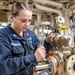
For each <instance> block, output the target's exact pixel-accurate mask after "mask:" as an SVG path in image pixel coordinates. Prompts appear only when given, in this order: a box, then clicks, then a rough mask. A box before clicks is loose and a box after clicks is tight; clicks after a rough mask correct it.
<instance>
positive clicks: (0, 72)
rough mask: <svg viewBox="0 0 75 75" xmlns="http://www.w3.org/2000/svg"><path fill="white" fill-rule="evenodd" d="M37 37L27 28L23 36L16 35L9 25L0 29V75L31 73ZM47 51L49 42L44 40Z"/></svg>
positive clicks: (25, 74)
mask: <svg viewBox="0 0 75 75" xmlns="http://www.w3.org/2000/svg"><path fill="white" fill-rule="evenodd" d="M39 43H40V41H39V39H38V38H37V36H36V35H35V33H34V32H32V31H31V30H29V29H26V31H25V32H24V35H23V37H22V36H20V35H18V34H17V33H16V32H15V31H14V30H13V29H12V28H11V26H10V25H8V26H7V27H5V28H2V29H0V75H33V69H32V66H33V63H34V64H35V63H36V58H35V56H34V52H35V50H36V48H37V45H38V44H39ZM44 46H45V47H46V49H47V51H48V50H49V49H50V45H49V43H47V42H46V41H45V43H44Z"/></svg>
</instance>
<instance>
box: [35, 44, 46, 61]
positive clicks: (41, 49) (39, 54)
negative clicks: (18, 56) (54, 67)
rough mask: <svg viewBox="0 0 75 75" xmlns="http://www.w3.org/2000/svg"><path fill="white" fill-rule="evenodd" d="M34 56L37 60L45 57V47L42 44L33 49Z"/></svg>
mask: <svg viewBox="0 0 75 75" xmlns="http://www.w3.org/2000/svg"><path fill="white" fill-rule="evenodd" d="M34 55H35V58H36V61H37V62H39V61H41V60H42V59H45V57H46V49H45V47H44V46H42V45H39V46H38V47H37V49H36V51H35V54H34Z"/></svg>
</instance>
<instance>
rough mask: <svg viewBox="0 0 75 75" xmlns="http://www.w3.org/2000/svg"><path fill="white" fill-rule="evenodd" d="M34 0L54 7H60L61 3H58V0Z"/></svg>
mask: <svg viewBox="0 0 75 75" xmlns="http://www.w3.org/2000/svg"><path fill="white" fill-rule="evenodd" d="M33 1H34V2H38V3H41V4H47V5H51V6H55V7H60V8H61V7H62V6H63V4H61V3H58V2H55V1H48V0H43V1H42V0H33Z"/></svg>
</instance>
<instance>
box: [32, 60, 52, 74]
mask: <svg viewBox="0 0 75 75" xmlns="http://www.w3.org/2000/svg"><path fill="white" fill-rule="evenodd" d="M51 69H52V61H48V60H47V59H43V60H42V61H41V62H39V63H37V65H36V66H35V67H34V68H33V72H34V73H37V72H40V73H42V72H44V71H46V72H48V74H50V73H51V72H52V71H51Z"/></svg>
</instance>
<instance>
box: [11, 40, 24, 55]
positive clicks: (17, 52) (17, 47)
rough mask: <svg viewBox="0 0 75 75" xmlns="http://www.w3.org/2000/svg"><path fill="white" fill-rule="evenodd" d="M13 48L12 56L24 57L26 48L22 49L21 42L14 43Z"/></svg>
mask: <svg viewBox="0 0 75 75" xmlns="http://www.w3.org/2000/svg"><path fill="white" fill-rule="evenodd" d="M11 46H12V54H13V55H14V56H20V55H24V48H23V47H22V45H21V43H20V42H19V41H14V42H12V43H11Z"/></svg>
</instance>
